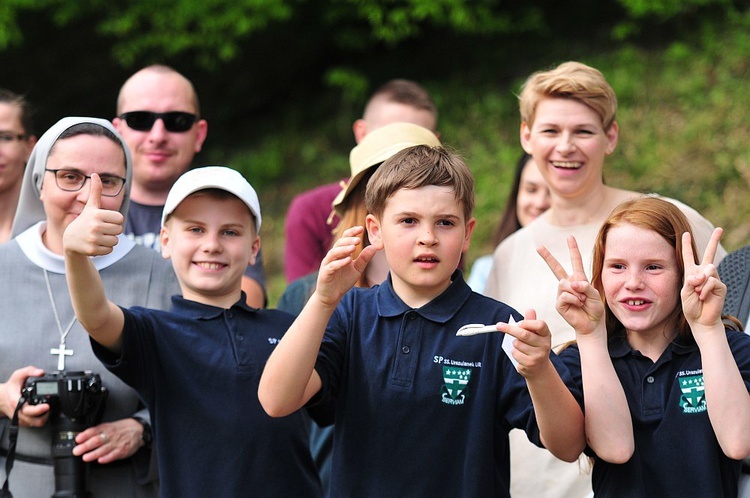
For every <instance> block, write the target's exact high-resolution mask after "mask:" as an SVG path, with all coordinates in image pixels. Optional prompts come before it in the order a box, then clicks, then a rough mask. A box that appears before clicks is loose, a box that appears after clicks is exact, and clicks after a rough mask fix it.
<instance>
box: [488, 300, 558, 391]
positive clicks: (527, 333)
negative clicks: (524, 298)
mask: <svg viewBox="0 0 750 498" xmlns="http://www.w3.org/2000/svg"><path fill="white" fill-rule="evenodd" d="M498 330H500V331H501V332H505V333H506V334H508V335H512V336H513V337H515V338H516V339H517V340H516V341H513V353H512V354H513V358H515V360H516V361H517V362H518V373H520V374H521V375H523V376H524V377H525V378H527V379H529V378H531V377H533V375H534V373H535V372H537V371H538V370H539V369H540V366H541V365H544V364H546V363H547V361H548V360H549V352H550V349H551V348H552V335H551V334H550V331H549V328H548V327H547V324H546V323H545V322H544V321H542V320H537V319H536V311H534V310H533V309H530V310H528V311H527V312H526V318H524V319H523V320H521V321H520V322H518V323H516V324H514V325H510V324H507V323H499V324H498Z"/></svg>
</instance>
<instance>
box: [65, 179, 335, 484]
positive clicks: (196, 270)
mask: <svg viewBox="0 0 750 498" xmlns="http://www.w3.org/2000/svg"><path fill="white" fill-rule="evenodd" d="M100 200H101V181H100V179H99V178H98V176H97V175H95V174H93V175H92V178H91V194H90V196H89V200H88V202H87V204H86V207H85V208H84V210H83V212H82V213H81V214H80V216H78V218H77V219H76V220H74V221H73V222H71V223H70V225H69V226H68V228H67V229H66V231H65V235H64V248H65V264H66V267H67V270H68V271H67V278H68V286H69V288H70V294H71V299H72V302H73V307H74V308H75V311H76V316H77V317H78V320H79V321H80V322H81V324H82V325H83V326H84V328H85V329H86V331H87V332H88V333H89V335H90V336H91V337H92V339H93V342H92V346H93V348H94V353H95V354H96V355H97V357H98V358H99V359H100V360H101V361H102V363H104V365H105V366H106V367H107V369H109V370H110V371H112V372H113V373H114V374H115V375H117V376H118V377H120V378H121V379H122V380H123V381H125V382H126V383H127V384H129V385H130V386H132V387H133V388H135V389H136V390H137V391H138V393H139V394H140V395H141V397H142V398H143V400H144V402H145V403H146V405H147V407H148V409H149V411H150V413H151V423H152V426H153V430H154V443H155V444H156V448H157V456H158V463H159V474H160V478H161V487H160V494H161V496H180V497H189V496H195V497H205V496H221V497H244V496H247V495H248V493H252V494H254V495H255V496H309V497H319V496H321V490H320V483H319V481H318V478H317V475H316V471H315V467H314V464H313V461H312V457H311V456H310V452H309V448H308V442H307V425H308V423H307V419H306V418H305V417H304V416H303V414H302V413H295V414H292V415H291V416H289V417H286V418H284V419H279V420H273V419H270V418H269V417H268V416H267V415H266V414H265V413H264V412H263V409H262V408H261V406H260V404H259V403H258V400H257V398H256V396H255V395H254V393H255V392H256V391H257V386H258V381H259V378H260V373H261V370H262V366H263V363H264V362H265V361H266V358H267V357H268V355H269V354H270V352H271V351H272V350H273V348H274V347H275V345H276V344H277V343H278V342H279V340H280V339H281V336H282V335H283V333H284V331H285V330H286V328H287V327H288V326H289V324H290V323H291V322H292V319H293V317H292V316H291V315H288V314H287V313H284V312H281V311H278V310H263V309H256V308H252V307H250V306H248V305H247V304H246V302H245V293H244V292H243V291H242V290H241V280H242V274H243V272H244V271H245V267H246V266H247V265H248V264H251V263H252V262H253V261H254V260H255V257H256V255H257V254H258V250H259V249H260V238H259V237H258V230H259V229H260V224H261V215H260V205H259V203H258V196H257V195H256V193H255V190H253V188H252V187H251V186H250V184H249V183H248V182H247V181H246V180H245V179H244V178H243V177H242V175H240V174H239V173H238V172H237V171H234V170H232V169H229V168H224V167H205V168H198V169H194V170H191V171H188V172H187V173H185V174H184V175H182V176H181V177H180V178H179V179H178V180H177V182H175V184H174V185H173V187H172V189H171V190H170V192H169V195H168V196H167V200H166V204H165V205H164V211H163V214H162V231H161V243H162V244H161V245H162V254H163V255H164V257H166V258H170V259H171V260H172V265H173V267H174V270H175V273H176V274H177V278H178V280H179V283H180V288H181V290H182V296H174V297H173V298H172V303H173V309H172V311H171V312H166V311H157V310H152V309H147V308H139V307H134V308H130V309H124V308H120V307H118V306H117V305H116V304H114V303H112V302H110V301H108V300H107V297H106V295H105V293H104V289H103V287H102V283H101V278H100V277H99V274H98V272H97V271H96V269H95V268H94V266H93V265H92V263H91V261H90V259H89V256H96V255H102V254H108V253H109V252H111V251H112V247H113V246H114V245H115V244H116V235H117V234H119V233H121V232H122V223H123V216H122V214H120V213H119V212H115V211H107V210H103V209H100V208H99V203H100Z"/></svg>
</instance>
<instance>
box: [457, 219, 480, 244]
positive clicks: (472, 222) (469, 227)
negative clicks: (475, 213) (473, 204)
mask: <svg viewBox="0 0 750 498" xmlns="http://www.w3.org/2000/svg"><path fill="white" fill-rule="evenodd" d="M476 226H477V220H476V219H475V218H469V221H467V222H466V232H465V233H464V244H463V247H462V248H461V252H462V253H466V251H468V250H469V246H470V245H471V235H472V234H473V233H474V229H475V228H476Z"/></svg>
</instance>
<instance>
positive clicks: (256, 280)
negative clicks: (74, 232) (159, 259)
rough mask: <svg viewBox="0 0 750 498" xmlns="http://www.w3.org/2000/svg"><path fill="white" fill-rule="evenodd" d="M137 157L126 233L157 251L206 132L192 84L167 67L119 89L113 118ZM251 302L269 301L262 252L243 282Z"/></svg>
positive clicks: (143, 74) (137, 77)
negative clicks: (164, 220)
mask: <svg viewBox="0 0 750 498" xmlns="http://www.w3.org/2000/svg"><path fill="white" fill-rule="evenodd" d="M112 123H113V124H114V125H115V128H117V130H118V131H119V132H120V133H121V134H122V136H123V138H124V139H125V141H126V142H127V144H128V147H129V148H130V152H131V154H132V156H133V185H132V187H131V191H130V209H129V211H128V216H127V220H126V222H125V233H126V234H127V235H129V236H131V237H132V238H133V239H134V240H135V241H136V242H137V243H139V244H143V245H145V246H149V247H152V248H154V249H157V250H158V249H159V232H160V230H161V215H162V209H163V207H164V203H165V201H166V199H167V194H168V193H169V189H170V188H171V187H172V185H173V184H174V182H175V181H177V178H179V177H180V175H182V174H183V173H184V172H185V171H187V170H188V169H190V165H191V163H192V161H193V157H194V156H195V154H197V153H198V152H200V151H201V148H202V147H203V143H204V142H205V140H206V136H207V134H208V123H207V122H206V120H205V119H201V117H200V105H199V103H198V96H197V94H196V92H195V88H194V87H193V84H192V83H191V82H190V80H188V79H187V78H185V76H183V75H182V74H180V73H178V72H177V71H175V70H174V69H172V68H171V67H168V66H163V65H153V66H148V67H145V68H143V69H141V70H140V71H138V72H136V73H135V74H133V75H132V76H131V77H130V78H129V79H128V80H127V81H126V82H125V83H124V84H123V86H122V88H121V89H120V94H119V96H118V98H117V117H116V118H114V119H113V120H112ZM242 290H244V291H245V293H246V294H247V303H248V304H249V305H250V306H253V307H256V308H262V307H264V305H265V301H266V292H265V274H264V271H263V263H262V256H261V253H259V254H258V258H257V260H256V263H255V264H254V265H251V266H248V268H247V270H246V271H245V276H244V278H243V279H242Z"/></svg>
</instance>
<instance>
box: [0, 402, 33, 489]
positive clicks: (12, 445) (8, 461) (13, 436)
mask: <svg viewBox="0 0 750 498" xmlns="http://www.w3.org/2000/svg"><path fill="white" fill-rule="evenodd" d="M27 399H28V397H27V396H26V395H25V394H22V395H21V397H20V398H19V400H18V405H16V409H15V411H14V412H13V418H12V419H11V422H10V426H9V427H8V429H9V431H8V441H9V444H8V456H7V457H6V458H5V483H3V490H2V494H0V497H2V498H13V494H11V492H10V482H9V479H10V471H11V470H12V469H13V461H14V460H15V457H16V443H17V442H18V412H20V411H21V408H22V407H23V404H24V403H26V400H27Z"/></svg>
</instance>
